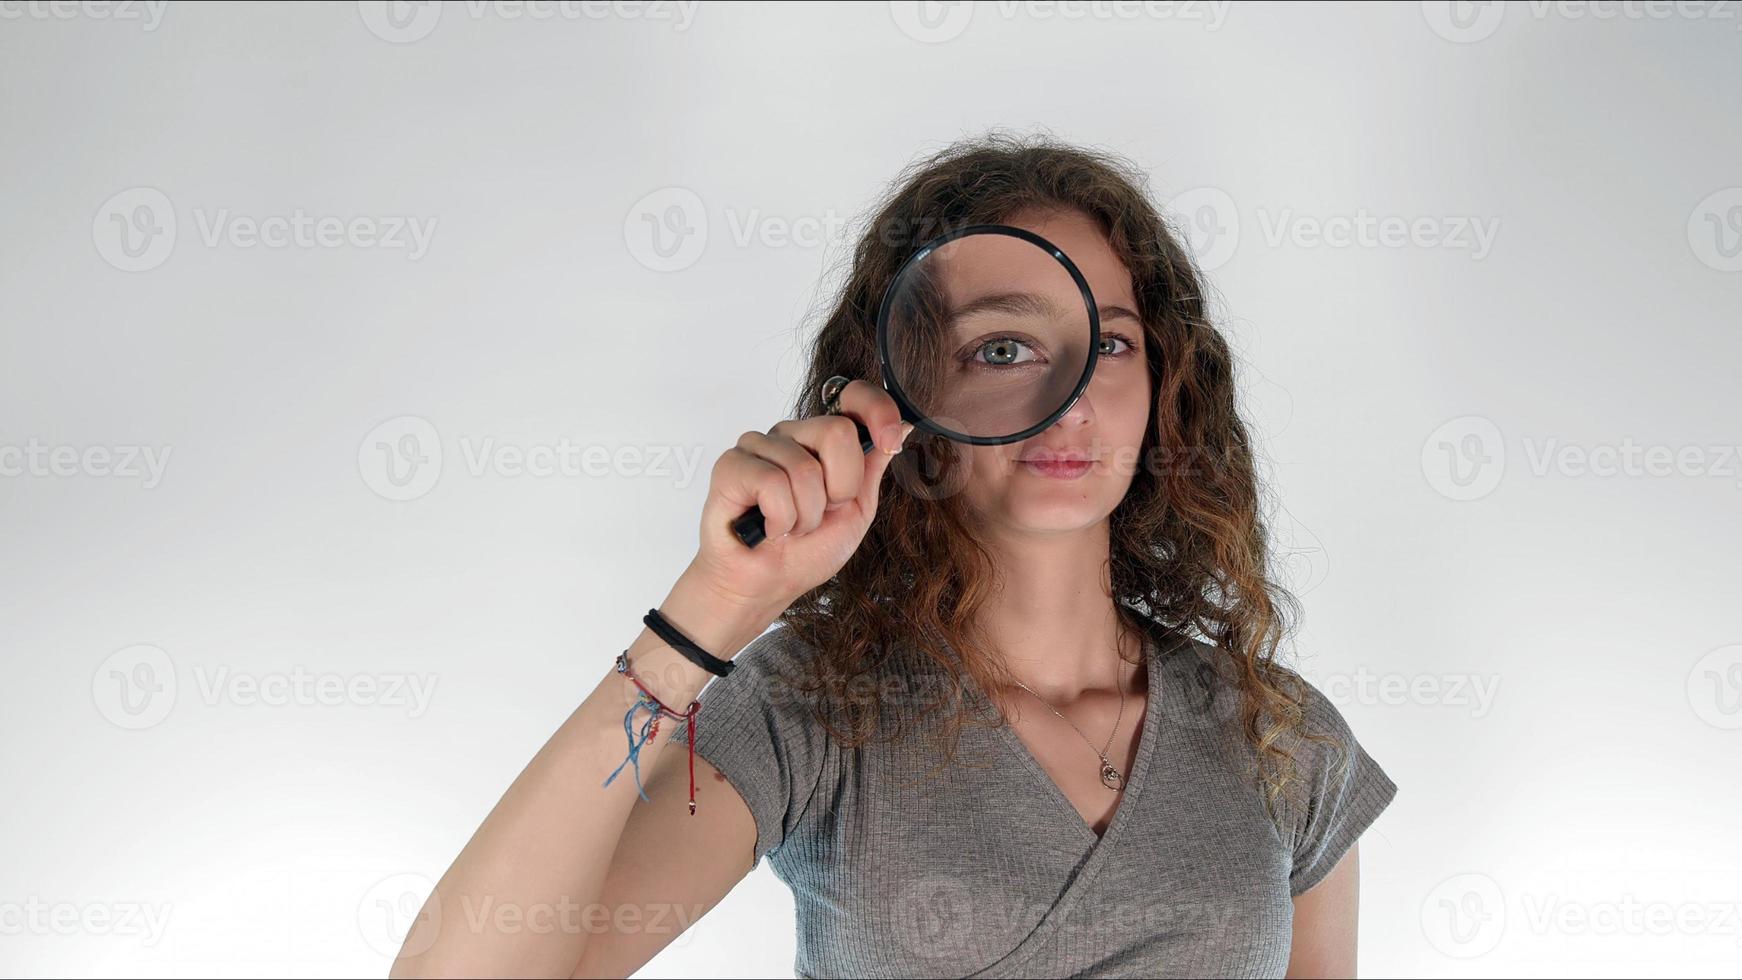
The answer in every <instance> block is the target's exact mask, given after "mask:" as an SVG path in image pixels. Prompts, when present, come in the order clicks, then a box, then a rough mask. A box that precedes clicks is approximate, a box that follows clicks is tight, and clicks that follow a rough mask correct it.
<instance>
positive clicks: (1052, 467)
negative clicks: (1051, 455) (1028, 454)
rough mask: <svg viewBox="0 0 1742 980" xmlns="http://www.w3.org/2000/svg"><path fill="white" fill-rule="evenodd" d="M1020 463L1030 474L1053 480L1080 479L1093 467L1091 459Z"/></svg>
mask: <svg viewBox="0 0 1742 980" xmlns="http://www.w3.org/2000/svg"><path fill="white" fill-rule="evenodd" d="M1021 463H1022V465H1023V466H1025V467H1027V468H1028V471H1029V472H1030V473H1034V474H1036V475H1039V476H1044V477H1048V478H1050V479H1054V480H1077V479H1081V478H1082V477H1083V476H1084V475H1085V474H1087V473H1088V472H1089V470H1090V469H1092V468H1094V465H1095V461H1094V460H1091V459H1025V460H1021Z"/></svg>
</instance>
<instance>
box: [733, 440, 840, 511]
mask: <svg viewBox="0 0 1742 980" xmlns="http://www.w3.org/2000/svg"><path fill="white" fill-rule="evenodd" d="M738 447H739V448H740V449H743V450H745V451H746V452H750V453H754V454H755V455H757V456H760V457H761V458H763V459H765V460H767V461H769V462H770V463H773V464H774V465H776V466H778V467H780V468H781V469H782V470H785V471H786V476H787V480H788V482H790V483H791V484H792V501H793V504H794V505H796V506H797V508H798V519H797V520H796V521H795V522H794V524H793V526H792V529H791V530H792V533H793V534H809V533H810V532H812V531H814V530H816V529H817V525H818V524H821V523H822V522H823V511H824V509H825V508H826V507H828V504H829V494H828V490H827V488H826V487H825V485H824V482H823V464H822V461H821V460H819V459H817V458H816V457H815V456H813V455H811V451H810V450H809V449H806V448H805V447H804V446H801V445H799V444H798V443H796V442H794V441H792V440H791V439H788V438H785V437H783V436H773V435H763V434H762V433H760V432H746V433H744V435H743V436H741V437H740V438H739V439H738Z"/></svg>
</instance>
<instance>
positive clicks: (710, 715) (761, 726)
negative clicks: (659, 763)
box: [670, 624, 828, 867]
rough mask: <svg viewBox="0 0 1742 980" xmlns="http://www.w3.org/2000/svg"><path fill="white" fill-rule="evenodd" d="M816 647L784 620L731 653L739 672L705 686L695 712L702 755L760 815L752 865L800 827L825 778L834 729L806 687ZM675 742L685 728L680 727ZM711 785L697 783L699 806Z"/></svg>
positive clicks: (735, 670)
mask: <svg viewBox="0 0 1742 980" xmlns="http://www.w3.org/2000/svg"><path fill="white" fill-rule="evenodd" d="M814 662H815V657H814V654H813V653H812V651H811V647H810V646H809V645H808V644H807V643H805V642H804V641H802V640H800V639H799V638H798V637H797V636H796V635H795V634H794V633H793V632H792V629H791V628H790V627H788V626H786V625H784V624H781V625H777V626H775V628H773V629H771V630H769V631H768V632H766V633H763V634H762V635H761V636H759V637H757V638H756V639H754V640H752V641H751V642H750V644H749V645H748V646H746V647H745V648H744V649H743V650H741V651H739V652H738V655H737V656H735V657H733V658H732V664H733V667H732V672H731V673H730V674H728V675H726V676H725V677H716V678H714V679H712V680H711V681H709V682H708V685H707V687H705V688H703V689H702V693H701V697H700V701H701V708H700V710H699V711H698V712H697V714H696V755H698V756H700V757H701V758H703V759H705V760H707V762H708V764H709V765H711V766H713V767H714V768H715V769H717V770H719V772H720V775H722V776H724V777H726V781H727V782H729V783H731V785H732V788H733V789H735V790H737V791H738V795H739V796H740V797H742V798H743V800H744V804H745V806H747V807H749V809H750V815H751V816H752V817H753V818H755V820H756V844H755V849H754V852H753V853H752V855H751V867H755V866H756V865H757V864H760V863H761V861H762V858H763V856H764V855H766V854H768V853H770V852H772V851H774V850H776V849H777V848H779V847H780V846H781V844H782V843H784V842H785V841H786V839H787V837H788V836H789V835H791V834H792V832H793V831H794V829H795V828H797V826H798V825H799V823H800V821H801V820H802V818H803V817H804V814H805V813H806V811H807V810H808V808H809V805H810V801H811V798H812V797H813V796H814V794H815V790H816V786H817V782H818V780H819V779H820V778H821V774H822V767H823V760H824V753H825V752H826V751H827V748H828V739H827V732H826V730H824V729H823V728H822V727H821V725H820V724H819V723H818V722H817V720H816V717H815V713H814V711H813V710H812V705H813V704H814V703H815V699H816V697H817V695H815V694H814V693H811V692H808V691H805V690H803V689H802V686H801V684H802V682H803V681H804V680H805V679H806V678H807V677H809V676H811V675H813V674H814V673H815V668H814ZM673 727H674V731H673V732H672V734H671V736H670V737H671V739H672V740H673V741H677V742H682V741H684V739H685V738H686V731H685V728H686V726H685V725H684V724H682V723H680V724H678V725H675V726H673ZM708 795H709V794H708V792H707V787H705V786H700V785H698V787H697V796H696V801H697V806H698V807H705V806H707V805H708V801H707V796H708Z"/></svg>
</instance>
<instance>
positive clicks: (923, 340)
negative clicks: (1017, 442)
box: [883, 232, 1096, 440]
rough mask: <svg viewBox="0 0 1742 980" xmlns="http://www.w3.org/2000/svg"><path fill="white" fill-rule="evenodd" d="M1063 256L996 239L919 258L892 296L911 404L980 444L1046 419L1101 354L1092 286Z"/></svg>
mask: <svg viewBox="0 0 1742 980" xmlns="http://www.w3.org/2000/svg"><path fill="white" fill-rule="evenodd" d="M1066 261H1068V260H1062V253H1058V252H1057V250H1056V249H1051V248H1048V247H1045V246H1042V245H1040V244H1036V243H1034V242H1030V241H1028V240H1027V239H1025V238H1019V237H1014V236H1011V235H1009V234H1002V233H994V232H979V233H972V234H967V235H963V236H962V237H959V238H955V239H953V240H950V241H947V242H945V243H944V244H942V245H938V246H936V247H933V248H931V249H929V250H926V251H923V252H921V253H920V254H919V255H917V256H916V257H915V258H914V259H913V260H912V261H910V262H909V263H908V264H907V265H906V266H905V267H904V268H903V270H902V272H901V273H900V275H899V276H898V277H897V279H896V281H895V282H894V283H893V284H892V285H891V286H890V290H889V293H888V295H887V296H886V297H885V299H884V311H885V312H884V338H883V342H884V344H885V351H886V355H887V365H886V369H887V370H888V371H889V375H890V377H889V380H890V381H891V382H892V383H893V386H895V387H899V389H900V392H901V394H902V395H903V396H905V398H906V400H907V402H908V403H909V404H910V405H911V406H912V407H913V408H914V409H915V410H916V411H918V412H919V414H921V415H924V416H927V417H928V418H930V419H931V421H932V422H933V423H934V424H936V425H937V426H939V427H940V428H942V429H944V430H947V431H948V432H950V433H952V434H959V435H962V436H967V437H969V438H971V439H976V440H995V439H1001V438H1004V437H1009V436H1014V435H1017V434H1019V433H1022V432H1024V431H1026V430H1029V429H1032V428H1034V427H1035V426H1037V425H1039V424H1041V423H1042V422H1044V421H1046V420H1047V419H1048V418H1049V417H1050V416H1052V415H1053V414H1054V413H1056V412H1058V411H1059V410H1060V409H1061V408H1062V407H1063V406H1064V405H1065V404H1066V403H1067V402H1068V401H1069V400H1070V399H1071V397H1072V395H1073V394H1074V393H1075V392H1076V391H1077V389H1078V385H1079V383H1080V382H1081V381H1083V380H1084V377H1085V374H1086V372H1087V371H1088V369H1089V366H1090V360H1091V358H1092V357H1094V355H1095V351H1094V347H1095V346H1096V344H1095V328H1096V325H1095V322H1094V319H1093V316H1092V314H1091V313H1090V309H1089V303H1090V300H1089V298H1088V297H1087V290H1086V287H1085V286H1082V285H1080V284H1079V282H1078V280H1077V279H1076V278H1075V277H1074V276H1072V275H1071V270H1070V268H1069V267H1068V266H1067V265H1066Z"/></svg>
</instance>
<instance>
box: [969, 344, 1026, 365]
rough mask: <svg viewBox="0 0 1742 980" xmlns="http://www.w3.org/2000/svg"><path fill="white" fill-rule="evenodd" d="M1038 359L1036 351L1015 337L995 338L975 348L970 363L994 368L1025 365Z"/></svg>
mask: <svg viewBox="0 0 1742 980" xmlns="http://www.w3.org/2000/svg"><path fill="white" fill-rule="evenodd" d="M1035 359H1036V357H1035V353H1034V349H1033V348H1032V347H1030V346H1028V345H1027V344H1025V343H1023V342H1022V341H1020V340H1017V339H1016V338H1015V337H993V338H991V339H988V340H985V341H982V342H981V344H980V346H979V347H977V348H975V350H974V353H973V355H972V356H971V357H970V358H969V360H970V361H973V362H976V363H980V364H989V365H992V366H994V367H1008V366H1010V365H1013V364H1025V363H1029V362H1032V361H1034V360H1035Z"/></svg>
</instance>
